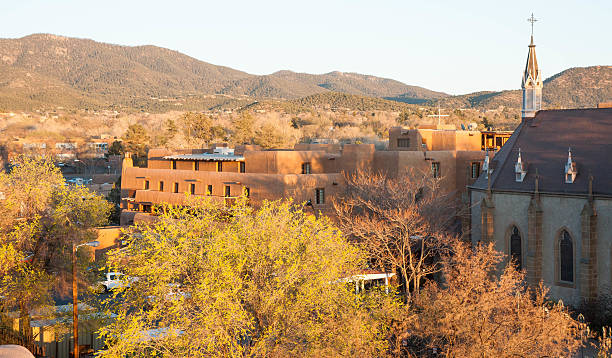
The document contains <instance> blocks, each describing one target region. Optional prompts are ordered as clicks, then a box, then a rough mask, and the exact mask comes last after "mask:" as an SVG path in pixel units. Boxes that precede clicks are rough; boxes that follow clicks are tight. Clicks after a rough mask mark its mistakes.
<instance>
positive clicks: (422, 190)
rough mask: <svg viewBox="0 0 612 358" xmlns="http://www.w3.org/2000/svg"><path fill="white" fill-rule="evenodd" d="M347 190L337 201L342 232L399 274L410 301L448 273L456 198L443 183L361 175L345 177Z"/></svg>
mask: <svg viewBox="0 0 612 358" xmlns="http://www.w3.org/2000/svg"><path fill="white" fill-rule="evenodd" d="M344 179H345V180H344V181H345V190H344V192H343V193H341V194H340V196H339V197H338V199H337V200H335V201H334V208H335V212H336V215H337V217H338V222H339V225H340V227H341V228H342V230H343V231H344V232H345V233H346V234H347V235H350V236H351V237H353V238H354V239H355V240H356V241H357V242H359V243H360V244H361V245H362V246H363V248H364V251H366V252H367V253H368V254H369V255H370V256H371V257H372V259H373V260H374V264H375V265H378V266H380V267H381V268H382V269H385V270H386V269H394V270H397V271H399V273H400V275H401V278H402V279H403V282H404V288H403V291H404V294H405V298H406V300H407V299H408V297H409V295H410V291H411V290H410V288H411V287H412V290H413V291H414V293H415V294H418V292H419V289H420V286H421V283H422V280H423V279H424V278H425V277H427V276H430V275H432V274H435V273H437V272H439V271H440V270H441V268H442V266H441V260H440V255H441V254H442V253H443V251H444V250H445V249H446V248H447V247H448V245H449V244H450V243H451V242H452V241H453V240H454V239H453V237H452V236H450V235H448V234H446V233H445V231H446V229H448V227H449V226H450V224H451V223H452V222H453V220H454V217H455V208H454V206H453V205H452V204H453V200H452V195H451V194H444V193H442V191H441V190H440V189H439V180H440V179H438V178H433V177H432V175H431V174H430V173H424V172H420V171H417V170H413V169H411V170H410V171H409V172H408V173H405V174H400V175H399V176H398V177H397V178H391V177H388V176H386V175H383V174H381V173H373V172H370V171H358V172H356V173H354V174H345V176H344Z"/></svg>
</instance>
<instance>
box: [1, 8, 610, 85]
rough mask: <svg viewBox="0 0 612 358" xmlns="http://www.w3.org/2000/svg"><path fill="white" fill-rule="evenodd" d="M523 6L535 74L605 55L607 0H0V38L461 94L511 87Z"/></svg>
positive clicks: (519, 61)
mask: <svg viewBox="0 0 612 358" xmlns="http://www.w3.org/2000/svg"><path fill="white" fill-rule="evenodd" d="M532 12H533V13H534V14H535V16H536V18H538V19H539V20H540V21H538V22H537V23H536V25H535V41H536V45H537V55H538V62H539V63H540V68H541V70H542V72H543V74H544V77H549V76H551V75H554V74H556V73H557V72H560V71H562V70H564V69H567V68H569V67H574V66H591V65H611V64H612V46H610V41H612V0H599V1H595V0H583V1H566V0H557V1H535V0H534V1H522V0H513V1H495V0H489V1H484V0H482V1H469V0H466V1H442V0H439V1H437V0H429V1H407V0H403V1H400V0H397V1H395V0H378V1H360V0H326V1H320V0H309V1H300V2H297V1H290V0H284V1H272V0H270V1H268V0H260V1H205V0H202V1H195V0H194V1H183V0H175V1H157V0H148V1H140V0H138V1H137V0H122V1H116V0H106V1H88V0H53V1H51V0H46V1H45V0H0V24H1V26H0V37H3V38H15V37H22V36H25V35H28V34H31V33H43V32H44V33H53V34H57V35H64V36H73V37H81V38H90V39H94V40H96V41H102V42H109V43H115V44H121V45H144V44H151V45H157V46H162V47H167V48H170V49H173V50H177V51H180V52H183V53H185V54H188V55H190V56H193V57H195V58H197V59H200V60H202V61H206V62H210V63H213V64H217V65H224V66H229V67H232V68H235V69H238V70H242V71H246V72H249V73H254V74H268V73H272V72H275V71H278V70H283V69H288V70H292V71H296V72H308V73H325V72H330V71H334V70H338V71H344V72H359V73H364V74H372V75H376V76H382V77H388V78H393V79H396V80H399V81H402V82H405V83H407V84H412V85H418V86H423V87H426V88H429V89H432V90H438V91H444V92H447V93H452V94H462V93H467V92H473V91H477V90H500V89H512V88H518V87H519V86H520V80H521V73H522V70H523V67H524V65H525V59H526V57H527V45H528V44H529V35H530V27H529V23H528V22H527V21H526V19H527V17H529V15H530V14H531V13H532Z"/></svg>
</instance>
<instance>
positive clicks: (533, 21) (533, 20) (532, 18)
mask: <svg viewBox="0 0 612 358" xmlns="http://www.w3.org/2000/svg"><path fill="white" fill-rule="evenodd" d="M527 21H529V22H531V36H533V24H534V23H535V22H536V21H538V20H537V19H536V18H535V17H533V12H532V13H531V17H530V18H528V19H527Z"/></svg>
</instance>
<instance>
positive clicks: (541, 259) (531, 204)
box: [469, 36, 612, 305]
mask: <svg viewBox="0 0 612 358" xmlns="http://www.w3.org/2000/svg"><path fill="white" fill-rule="evenodd" d="M541 86H542V81H541V78H540V73H539V69H538V66H537V61H536V59H535V45H534V44H533V36H532V40H531V44H530V45H529V54H528V58H527V65H526V68H525V72H524V75H523V86H522V87H523V112H522V113H523V119H522V122H521V123H520V125H519V126H518V127H517V129H516V130H515V132H514V134H513V135H512V136H511V137H510V139H508V142H507V143H506V145H505V146H503V148H502V149H501V150H500V151H499V152H498V153H497V154H496V155H495V157H494V158H492V159H489V158H486V161H485V164H484V168H483V173H482V175H481V176H480V178H479V179H478V180H477V181H476V182H475V183H474V184H473V185H471V186H470V187H469V199H470V208H471V213H470V219H471V240H472V243H473V244H474V245H477V244H478V243H480V242H483V243H489V242H493V243H494V245H495V248H496V249H497V250H498V251H500V252H503V253H505V254H506V255H507V257H506V259H507V262H510V261H513V262H514V263H515V264H516V265H517V266H518V267H519V268H521V269H525V271H526V275H527V282H528V283H529V284H530V285H532V286H537V285H538V284H539V283H540V281H543V282H544V284H545V285H546V286H548V287H549V288H550V295H551V296H552V297H554V298H556V299H562V300H563V301H564V302H566V303H569V304H573V305H578V304H580V303H581V302H583V301H584V300H585V299H593V298H596V297H597V296H598V295H599V294H601V293H602V292H605V291H607V290H609V288H610V287H611V285H612V264H611V262H612V108H605V107H606V106H602V107H601V108H593V109H569V110H540V108H541V96H542V92H541Z"/></svg>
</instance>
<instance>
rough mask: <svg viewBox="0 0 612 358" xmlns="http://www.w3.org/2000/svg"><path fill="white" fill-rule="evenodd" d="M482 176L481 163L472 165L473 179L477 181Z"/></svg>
mask: <svg viewBox="0 0 612 358" xmlns="http://www.w3.org/2000/svg"><path fill="white" fill-rule="evenodd" d="M478 176H480V163H479V162H474V163H472V179H476V178H478Z"/></svg>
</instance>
